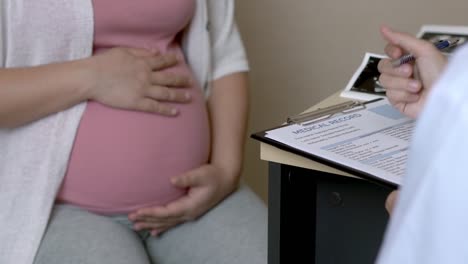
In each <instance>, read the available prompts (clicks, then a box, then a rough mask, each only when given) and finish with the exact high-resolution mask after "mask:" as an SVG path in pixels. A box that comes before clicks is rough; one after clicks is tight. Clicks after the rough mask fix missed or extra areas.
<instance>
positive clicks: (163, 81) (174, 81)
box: [151, 72, 191, 88]
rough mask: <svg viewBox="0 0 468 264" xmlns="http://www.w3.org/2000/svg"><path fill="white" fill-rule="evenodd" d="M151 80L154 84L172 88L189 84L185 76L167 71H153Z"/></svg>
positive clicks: (189, 81)
mask: <svg viewBox="0 0 468 264" xmlns="http://www.w3.org/2000/svg"><path fill="white" fill-rule="evenodd" d="M151 82H152V83H153V84H154V85H159V86H168V87H174V88H184V87H188V86H190V85H191V80H190V79H189V78H188V77H187V76H185V75H181V74H175V73H167V72H153V73H152V74H151Z"/></svg>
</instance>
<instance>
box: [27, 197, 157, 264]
mask: <svg viewBox="0 0 468 264" xmlns="http://www.w3.org/2000/svg"><path fill="white" fill-rule="evenodd" d="M63 263H67V264H96V263H99V264H108V263H109V264H111V263H112V264H128V263H132V264H149V263H150V262H149V259H148V257H147V254H146V252H145V248H144V245H143V244H142V242H141V240H140V239H139V237H138V236H137V235H136V234H135V232H133V231H132V230H130V229H128V228H126V227H125V226H123V225H121V224H119V223H116V222H115V221H113V220H112V219H111V218H108V217H103V216H98V215H95V214H92V213H89V212H87V211H84V210H81V209H78V208H76V207H73V206H67V205H58V206H56V207H55V209H54V211H53V214H52V217H51V220H50V223H49V226H48V227H47V230H46V233H45V235H44V238H43V240H42V243H41V246H40V247H39V251H38V254H37V255H36V259H35V262H34V264H63Z"/></svg>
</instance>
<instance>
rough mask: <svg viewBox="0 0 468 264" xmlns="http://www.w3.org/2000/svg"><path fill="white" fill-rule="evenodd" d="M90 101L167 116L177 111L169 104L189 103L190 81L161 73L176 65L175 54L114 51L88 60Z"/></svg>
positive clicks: (133, 50)
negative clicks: (185, 89) (187, 89)
mask: <svg viewBox="0 0 468 264" xmlns="http://www.w3.org/2000/svg"><path fill="white" fill-rule="evenodd" d="M89 62H90V65H91V67H89V68H90V70H91V71H90V72H91V76H92V78H91V83H92V85H91V86H90V88H89V89H88V94H89V96H88V97H87V98H89V99H90V100H94V101H97V102H100V103H102V104H104V105H107V106H110V107H115V108H120V109H127V110H136V111H144V112H152V113H157V114H162V115H167V116H175V115H177V114H178V109H177V108H176V107H174V106H173V105H170V104H165V103H164V102H171V103H187V102H189V101H190V99H191V95H190V93H189V92H188V91H184V90H183V89H180V88H184V87H189V86H190V83H191V81H190V79H189V78H188V77H187V76H184V75H178V74H173V73H167V72H162V71H163V70H165V69H168V68H170V67H173V66H175V65H176V64H178V60H177V58H176V56H175V55H174V54H165V55H161V54H159V53H158V52H150V51H148V50H144V49H134V48H113V49H111V50H108V51H105V52H102V53H100V54H98V55H95V56H93V57H91V58H90V59H89Z"/></svg>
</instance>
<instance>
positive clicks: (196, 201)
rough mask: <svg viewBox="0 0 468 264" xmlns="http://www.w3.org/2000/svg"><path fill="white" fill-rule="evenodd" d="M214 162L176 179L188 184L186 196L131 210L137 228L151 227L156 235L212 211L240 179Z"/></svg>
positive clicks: (177, 181)
mask: <svg viewBox="0 0 468 264" xmlns="http://www.w3.org/2000/svg"><path fill="white" fill-rule="evenodd" d="M228 174H229V172H227V171H225V170H223V169H222V168H221V167H218V166H216V165H214V164H205V165H203V166H201V167H199V168H197V169H194V170H192V171H189V172H187V173H185V174H183V175H181V176H177V177H174V178H173V179H172V183H173V184H174V185H175V186H177V187H179V188H187V189H188V192H187V194H186V195H185V196H183V197H181V198H179V199H177V200H175V201H173V202H170V203H169V204H167V205H166V206H158V207H149V208H142V209H139V210H137V211H136V212H134V213H131V214H129V219H130V220H131V221H133V222H134V228H135V229H136V230H143V229H146V230H151V234H152V235H153V236H157V235H158V234H161V233H162V232H164V231H166V230H168V229H170V228H171V227H174V226H176V225H178V224H180V223H183V222H186V221H191V220H195V219H197V218H198V217H200V216H202V215H203V214H205V213H206V212H208V211H209V210H210V209H211V208H213V207H214V206H215V205H217V204H218V203H219V202H221V201H222V200H223V199H224V198H225V197H227V196H228V195H229V194H230V193H232V192H233V191H234V190H235V189H236V188H237V181H233V180H231V179H237V177H234V176H232V175H228Z"/></svg>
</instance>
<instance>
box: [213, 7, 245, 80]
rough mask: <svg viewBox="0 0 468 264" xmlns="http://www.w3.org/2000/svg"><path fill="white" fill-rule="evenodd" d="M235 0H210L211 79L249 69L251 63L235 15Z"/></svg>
mask: <svg viewBox="0 0 468 264" xmlns="http://www.w3.org/2000/svg"><path fill="white" fill-rule="evenodd" d="M234 9H235V8H234V0H209V5H208V13H209V19H208V22H207V25H206V26H207V28H208V30H209V32H210V41H211V45H210V46H211V54H212V62H211V63H212V73H211V80H216V79H219V78H221V77H223V76H225V75H228V74H231V73H235V72H245V71H248V70H249V65H248V61H247V57H246V53H245V50H244V46H243V44H242V39H241V36H240V34H239V31H238V28H237V25H236V22H235V17H234Z"/></svg>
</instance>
